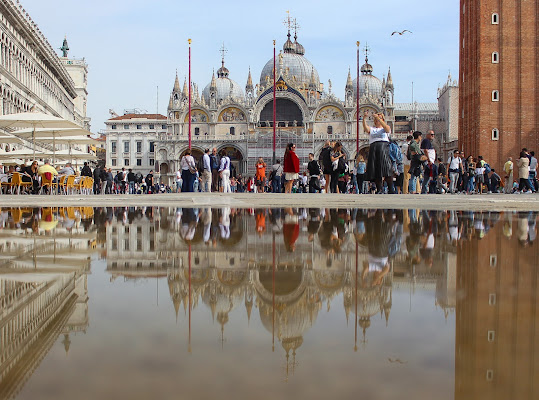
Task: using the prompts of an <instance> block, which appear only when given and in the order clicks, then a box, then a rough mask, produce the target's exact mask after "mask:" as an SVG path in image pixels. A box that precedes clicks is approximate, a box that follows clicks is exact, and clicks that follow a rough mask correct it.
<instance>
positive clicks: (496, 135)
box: [492, 128, 500, 140]
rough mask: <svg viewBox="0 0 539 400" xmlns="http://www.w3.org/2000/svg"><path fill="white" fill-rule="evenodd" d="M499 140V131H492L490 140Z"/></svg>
mask: <svg viewBox="0 0 539 400" xmlns="http://www.w3.org/2000/svg"><path fill="white" fill-rule="evenodd" d="M499 138H500V131H499V130H498V129H496V128H494V129H493V130H492V140H498V139H499Z"/></svg>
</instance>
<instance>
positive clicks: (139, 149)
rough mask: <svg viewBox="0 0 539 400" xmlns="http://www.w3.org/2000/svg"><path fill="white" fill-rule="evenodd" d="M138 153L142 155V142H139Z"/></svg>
mask: <svg viewBox="0 0 539 400" xmlns="http://www.w3.org/2000/svg"><path fill="white" fill-rule="evenodd" d="M137 153H142V142H141V141H138V142H137Z"/></svg>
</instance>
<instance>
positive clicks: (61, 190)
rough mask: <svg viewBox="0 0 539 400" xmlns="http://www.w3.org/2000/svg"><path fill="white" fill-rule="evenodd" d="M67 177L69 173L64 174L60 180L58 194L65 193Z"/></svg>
mask: <svg viewBox="0 0 539 400" xmlns="http://www.w3.org/2000/svg"><path fill="white" fill-rule="evenodd" d="M66 179H67V175H62V176H61V177H60V179H59V180H58V194H60V193H65V182H66Z"/></svg>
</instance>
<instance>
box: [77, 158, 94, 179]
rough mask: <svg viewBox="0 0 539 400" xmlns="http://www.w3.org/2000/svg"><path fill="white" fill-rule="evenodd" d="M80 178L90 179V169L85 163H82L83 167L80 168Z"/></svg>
mask: <svg viewBox="0 0 539 400" xmlns="http://www.w3.org/2000/svg"><path fill="white" fill-rule="evenodd" d="M80 176H88V177H90V178H91V177H92V169H91V168H90V166H89V165H88V163H87V162H85V163H84V166H83V167H82V170H81V171H80Z"/></svg>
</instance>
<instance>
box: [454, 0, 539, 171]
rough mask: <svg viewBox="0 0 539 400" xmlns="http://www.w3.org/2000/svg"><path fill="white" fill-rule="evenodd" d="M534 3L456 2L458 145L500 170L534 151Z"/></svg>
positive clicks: (537, 109)
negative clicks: (522, 153) (509, 160)
mask: <svg viewBox="0 0 539 400" xmlns="http://www.w3.org/2000/svg"><path fill="white" fill-rule="evenodd" d="M538 15H539V0H461V1H460V44H459V47H460V76H459V78H460V79H459V80H460V82H459V83H460V98H459V103H460V110H459V147H460V149H462V150H464V151H465V154H466V156H468V155H473V156H478V155H482V156H483V157H484V158H485V160H487V162H489V164H490V165H491V167H493V168H496V169H497V170H498V169H499V170H500V171H501V168H502V166H503V164H504V162H505V161H506V159H507V157H510V156H511V157H513V160H515V159H516V158H518V156H519V153H520V150H521V149H522V148H523V147H527V148H528V150H535V151H536V152H537V151H538V150H539V18H538Z"/></svg>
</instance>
